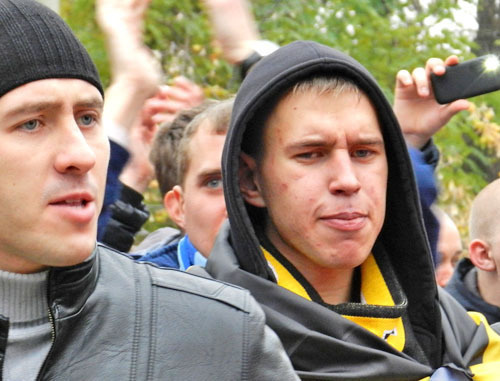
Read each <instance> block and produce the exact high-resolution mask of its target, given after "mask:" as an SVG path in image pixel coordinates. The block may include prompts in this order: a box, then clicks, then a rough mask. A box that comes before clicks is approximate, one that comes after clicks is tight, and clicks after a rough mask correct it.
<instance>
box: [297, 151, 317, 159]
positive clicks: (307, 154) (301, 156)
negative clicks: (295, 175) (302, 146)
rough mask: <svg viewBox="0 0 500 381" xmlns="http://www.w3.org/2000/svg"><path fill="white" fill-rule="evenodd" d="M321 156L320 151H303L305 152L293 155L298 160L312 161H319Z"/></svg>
mask: <svg viewBox="0 0 500 381" xmlns="http://www.w3.org/2000/svg"><path fill="white" fill-rule="evenodd" d="M322 156H323V153H322V152H321V151H305V152H300V153H298V154H296V155H295V157H296V158H297V159H298V160H305V161H308V160H314V159H319V158H321V157H322Z"/></svg>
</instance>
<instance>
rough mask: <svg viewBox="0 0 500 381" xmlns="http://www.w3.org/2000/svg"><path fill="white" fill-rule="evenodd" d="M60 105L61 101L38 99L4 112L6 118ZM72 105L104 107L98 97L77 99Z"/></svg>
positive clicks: (100, 108)
mask: <svg viewBox="0 0 500 381" xmlns="http://www.w3.org/2000/svg"><path fill="white" fill-rule="evenodd" d="M59 107H61V102H59V101H40V102H34V103H30V104H28V105H21V106H19V107H16V108H14V109H12V110H10V111H9V112H7V114H5V117H6V118H12V117H16V116H18V115H22V114H31V113H37V112H40V111H43V110H48V109H55V108H59ZM73 107H76V108H95V109H99V110H102V109H103V108H104V101H103V100H102V99H99V98H92V99H86V100H82V101H79V102H77V103H75V104H74V106H73Z"/></svg>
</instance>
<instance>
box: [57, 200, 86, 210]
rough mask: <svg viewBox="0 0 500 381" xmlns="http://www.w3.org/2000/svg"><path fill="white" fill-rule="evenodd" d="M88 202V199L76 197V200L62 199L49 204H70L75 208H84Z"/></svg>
mask: <svg viewBox="0 0 500 381" xmlns="http://www.w3.org/2000/svg"><path fill="white" fill-rule="evenodd" d="M88 203H89V201H88V200H84V199H78V200H63V201H57V202H53V203H51V205H60V206H71V207H76V208H78V207H79V208H84V207H85V206H86V205H87V204H88Z"/></svg>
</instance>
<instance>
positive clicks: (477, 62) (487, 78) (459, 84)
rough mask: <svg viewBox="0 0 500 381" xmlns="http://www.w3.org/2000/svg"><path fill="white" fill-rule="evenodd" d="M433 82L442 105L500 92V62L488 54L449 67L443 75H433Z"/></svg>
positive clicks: (437, 98) (436, 95)
mask: <svg viewBox="0 0 500 381" xmlns="http://www.w3.org/2000/svg"><path fill="white" fill-rule="evenodd" d="M431 82H432V88H433V89H434V95H435V97H436V100H437V101H438V103H440V104H446V103H450V102H453V101H455V100H457V99H465V98H470V97H474V96H476V95H481V94H486V93H490V92H492V91H496V90H500V60H499V58H498V57H497V56H496V55H493V54H488V55H485V56H481V57H478V58H474V59H472V60H469V61H465V62H462V63H459V64H457V65H454V66H447V67H446V73H444V74H443V75H436V74H434V73H432V74H431Z"/></svg>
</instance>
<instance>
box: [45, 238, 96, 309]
mask: <svg viewBox="0 0 500 381" xmlns="http://www.w3.org/2000/svg"><path fill="white" fill-rule="evenodd" d="M98 254H99V251H98V247H97V246H96V247H95V249H94V251H93V252H92V255H91V256H90V258H89V259H87V260H86V261H84V262H82V263H79V264H77V265H74V266H68V267H52V268H51V269H50V271H49V277H48V281H47V287H48V302H49V308H50V309H51V310H52V313H53V314H54V317H55V318H64V317H67V316H71V315H73V314H74V313H76V312H77V311H79V310H80V309H81V308H82V307H83V305H84V304H85V302H86V301H87V299H88V297H89V296H90V294H91V293H92V292H93V291H94V288H95V285H96V283H97V278H98V273H99V262H100V260H99V255H98ZM56 306H57V308H56Z"/></svg>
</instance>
